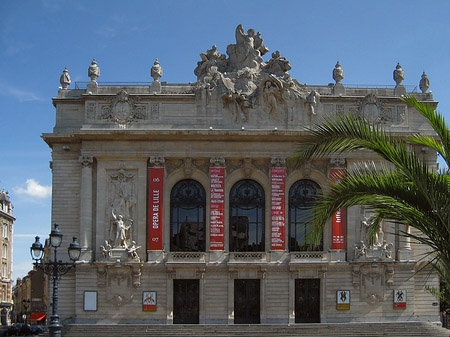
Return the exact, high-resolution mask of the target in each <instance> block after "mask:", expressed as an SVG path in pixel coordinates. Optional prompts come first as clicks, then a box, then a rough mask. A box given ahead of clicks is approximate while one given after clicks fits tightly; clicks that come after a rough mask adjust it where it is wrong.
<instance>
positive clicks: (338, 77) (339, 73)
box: [333, 61, 344, 84]
mask: <svg viewBox="0 0 450 337" xmlns="http://www.w3.org/2000/svg"><path fill="white" fill-rule="evenodd" d="M343 79H344V70H343V69H342V67H341V64H340V63H339V61H337V63H336V66H335V67H334V69H333V80H335V81H336V84H338V83H339V84H340V83H341V81H342V80H343Z"/></svg>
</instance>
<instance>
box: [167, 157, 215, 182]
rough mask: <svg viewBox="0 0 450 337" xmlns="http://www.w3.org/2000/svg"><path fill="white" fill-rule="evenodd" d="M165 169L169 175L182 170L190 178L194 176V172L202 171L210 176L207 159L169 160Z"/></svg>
mask: <svg viewBox="0 0 450 337" xmlns="http://www.w3.org/2000/svg"><path fill="white" fill-rule="evenodd" d="M165 168H166V170H167V174H171V173H172V172H173V171H175V170H178V169H182V170H183V174H184V175H185V176H186V177H187V178H189V177H191V176H192V174H193V172H194V170H200V171H202V172H204V173H205V174H206V175H209V160H207V159H192V158H185V159H169V160H167V161H166V162H165Z"/></svg>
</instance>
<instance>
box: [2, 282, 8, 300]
mask: <svg viewBox="0 0 450 337" xmlns="http://www.w3.org/2000/svg"><path fill="white" fill-rule="evenodd" d="M7 295H8V288H7V287H6V285H5V284H4V285H2V302H6V301H7V300H8V299H7Z"/></svg>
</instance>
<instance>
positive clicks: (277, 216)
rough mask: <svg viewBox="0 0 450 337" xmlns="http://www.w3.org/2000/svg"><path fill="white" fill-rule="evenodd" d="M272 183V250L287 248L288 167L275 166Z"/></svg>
mask: <svg viewBox="0 0 450 337" xmlns="http://www.w3.org/2000/svg"><path fill="white" fill-rule="evenodd" d="M271 185H272V195H271V200H272V209H271V211H272V212H271V215H272V233H271V247H270V249H271V250H285V246H286V245H285V237H286V236H285V233H286V221H285V219H286V214H285V198H286V192H285V185H286V169H284V168H273V169H272V170H271Z"/></svg>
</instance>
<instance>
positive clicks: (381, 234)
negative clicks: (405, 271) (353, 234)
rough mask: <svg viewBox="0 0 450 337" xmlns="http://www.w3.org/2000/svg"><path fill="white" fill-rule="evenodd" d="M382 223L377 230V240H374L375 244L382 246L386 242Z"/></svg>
mask: <svg viewBox="0 0 450 337" xmlns="http://www.w3.org/2000/svg"><path fill="white" fill-rule="evenodd" d="M382 227H383V226H382V224H380V226H379V227H378V229H377V232H376V233H375V240H374V246H376V247H381V246H382V245H383V242H384V232H383V228H382Z"/></svg>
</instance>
